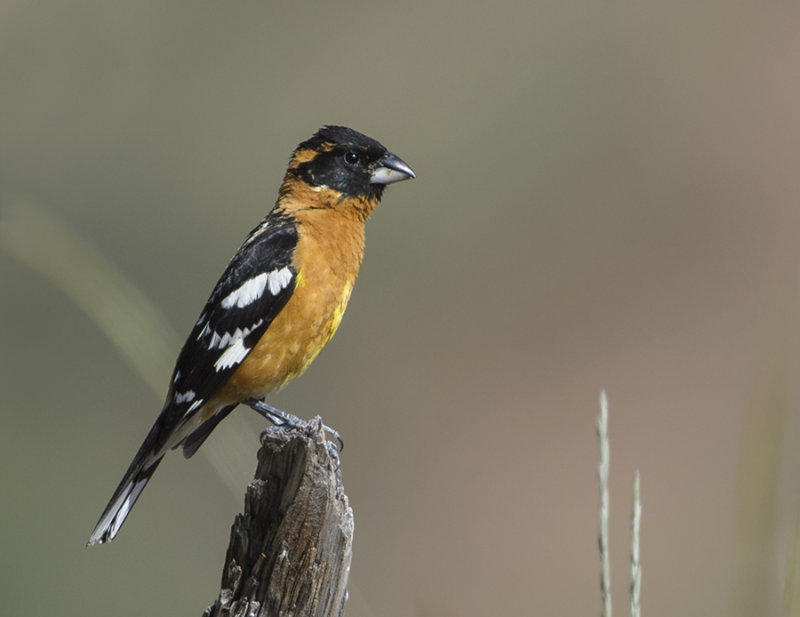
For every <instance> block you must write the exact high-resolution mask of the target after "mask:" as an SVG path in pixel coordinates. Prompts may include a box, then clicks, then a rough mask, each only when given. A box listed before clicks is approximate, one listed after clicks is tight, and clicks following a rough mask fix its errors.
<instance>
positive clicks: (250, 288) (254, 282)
mask: <svg viewBox="0 0 800 617" xmlns="http://www.w3.org/2000/svg"><path fill="white" fill-rule="evenodd" d="M268 279H269V274H267V273H266V272H262V273H261V274H259V275H258V276H254V277H253V278H251V279H247V280H246V281H245V282H244V283H242V284H241V285H240V286H239V287H238V288H237V289H234V290H233V291H232V292H231V293H229V294H228V295H227V296H225V297H224V298H223V299H222V302H220V306H222V308H224V309H229V308H233V307H236V308H244V307H245V306H247V305H248V304H252V303H253V302H255V301H256V300H258V299H259V298H260V297H261V294H263V293H264V288H265V287H266V286H267V281H268ZM273 295H274V294H273Z"/></svg>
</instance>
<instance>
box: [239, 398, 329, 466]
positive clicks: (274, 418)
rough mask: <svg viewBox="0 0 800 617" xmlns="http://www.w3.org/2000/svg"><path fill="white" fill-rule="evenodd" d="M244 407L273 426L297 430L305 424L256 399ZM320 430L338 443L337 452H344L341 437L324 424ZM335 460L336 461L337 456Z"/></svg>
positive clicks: (295, 417) (252, 399) (249, 401)
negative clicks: (247, 407) (259, 415)
mask: <svg viewBox="0 0 800 617" xmlns="http://www.w3.org/2000/svg"><path fill="white" fill-rule="evenodd" d="M246 405H248V406H249V407H250V408H251V409H252V410H253V411H256V412H258V413H259V414H261V415H262V416H264V417H265V418H266V419H267V420H269V421H270V422H272V423H273V424H274V425H275V426H291V427H293V428H298V427H300V426H303V425H304V424H305V422H304V421H303V420H301V419H300V418H298V417H297V416H295V415H293V414H290V413H286V412H285V411H281V410H280V409H277V408H276V407H273V406H272V405H270V404H268V403H265V402H264V401H261V400H259V399H257V398H251V399H250V400H248V401H247V402H246ZM322 429H323V430H324V431H325V432H326V433H327V434H328V435H330V436H331V437H333V439H335V440H336V441H337V442H338V443H339V448H338V450H339V451H340V452H341V451H342V450H344V441H343V440H342V436H341V435H340V434H339V432H338V431H336V430H334V429H332V428H331V427H330V426H327V425H326V424H323V425H322ZM336 458H337V459H338V456H337V457H336Z"/></svg>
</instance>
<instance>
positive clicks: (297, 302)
mask: <svg viewBox="0 0 800 617" xmlns="http://www.w3.org/2000/svg"><path fill="white" fill-rule="evenodd" d="M411 178H416V175H415V174H414V171H413V170H412V169H411V167H409V165H408V164H407V163H406V162H405V161H403V160H402V159H401V158H400V157H398V156H397V155H395V154H393V153H391V152H390V151H389V150H387V149H386V148H385V147H384V146H383V145H382V144H381V143H379V142H378V141H376V140H374V139H372V138H370V137H367V136H366V135H364V134H362V133H359V132H358V131H355V130H353V129H351V128H347V127H344V126H333V125H327V126H323V127H322V128H321V129H319V130H318V131H317V132H316V133H314V135H312V136H311V137H310V138H309V139H307V140H305V141H303V142H301V143H300V144H299V145H298V146H297V147H296V148H295V149H294V151H293V152H292V155H291V157H290V159H289V165H288V168H287V170H286V174H285V176H284V179H283V182H282V184H281V186H280V189H279V191H278V198H277V201H276V202H275V205H274V206H273V208H272V209H271V210H270V211H269V212H268V214H267V215H266V216H265V217H264V219H263V220H262V221H261V222H260V223H259V224H258V225H257V226H256V227H255V228H254V229H253V230H252V231H251V232H250V233H249V235H248V236H247V237H246V238H245V240H244V243H243V244H242V246H241V247H240V248H239V250H238V251H237V252H236V253H235V254H234V256H233V258H232V259H231V261H230V263H229V264H228V266H227V267H226V268H225V270H224V272H223V273H222V276H221V277H220V279H219V281H218V282H217V284H216V285H215V287H214V289H213V291H212V292H211V295H210V296H209V298H208V301H207V302H206V304H205V307H204V308H203V310H202V311H201V313H200V317H199V319H198V320H197V322H196V323H195V324H194V327H193V328H192V330H191V332H190V333H189V336H188V337H187V339H186V342H185V343H184V345H183V347H182V349H181V351H180V353H179V354H178V358H177V361H176V362H175V368H174V369H173V372H172V376H171V380H170V383H169V388H168V390H167V396H166V400H165V402H164V406H163V407H162V409H161V412H160V414H159V415H158V417H157V419H156V421H155V423H154V424H153V426H152V428H151V429H150V431H149V432H148V433H147V436H146V437H145V439H144V442H143V443H142V445H141V447H140V448H139V450H138V451H137V453H136V455H135V456H134V458H133V461H132V462H131V464H130V466H129V467H128V470H127V471H126V472H125V475H124V476H123V478H122V480H121V482H120V483H119V486H118V487H117V489H116V490H115V491H114V494H113V496H112V497H111V499H110V501H109V502H108V505H107V506H106V508H105V510H104V511H103V513H102V515H101V516H100V519H99V520H98V522H97V525H96V526H95V528H94V530H93V531H92V533H91V535H90V537H89V541H88V543H87V545H88V546H91V545H93V544H102V543H105V542H108V541H110V540H113V539H114V537H115V536H116V535H117V533H118V532H119V530H120V527H121V526H122V524H123V522H124V521H125V519H126V517H127V516H128V514H129V513H130V511H131V508H132V507H133V505H134V503H135V502H136V500H137V499H138V497H139V495H140V494H141V492H142V490H143V489H144V487H145V485H146V484H147V482H148V480H150V478H151V477H152V475H153V473H154V472H155V470H156V468H157V467H158V465H159V463H160V462H161V460H162V458H163V457H164V455H165V454H166V453H167V452H168V451H169V450H171V449H176V448H179V447H182V448H183V454H184V456H185V457H186V458H190V457H191V456H192V455H193V454H194V453H195V452H197V449H198V448H199V447H200V446H201V445H202V443H203V442H204V441H205V440H206V438H207V437H208V436H209V434H210V433H211V431H213V430H214V428H215V427H216V426H217V424H219V422H220V421H222V420H223V419H224V418H225V417H226V416H227V415H228V414H229V413H230V412H231V411H232V410H233V409H234V408H235V407H236V406H237V405H239V404H244V405H247V406H249V407H251V408H253V409H254V410H255V411H257V412H259V413H261V414H262V415H264V416H265V417H267V418H268V419H269V420H271V421H272V422H273V423H275V424H281V423H284V422H287V421H291V420H293V419H294V420H297V419H296V418H294V416H291V415H290V414H286V413H284V412H282V411H280V410H278V409H276V408H274V407H272V406H270V405H269V404H267V403H266V402H265V401H264V398H265V397H266V395H267V394H269V393H271V392H275V391H276V390H278V389H280V388H281V387H282V386H284V385H285V384H287V383H288V382H289V381H291V380H292V379H294V378H295V377H297V376H299V375H300V374H301V373H303V372H304V371H305V369H306V368H307V367H308V366H309V364H311V362H312V361H313V360H314V359H315V358H316V356H317V354H319V352H320V351H321V350H322V348H323V347H324V346H325V345H326V344H327V342H328V341H329V340H330V339H331V337H332V336H333V334H334V333H335V332H336V329H337V328H338V326H339V323H340V322H341V320H342V315H343V313H344V311H345V308H346V307H347V303H348V300H349V299H350V294H351V292H352V290H353V285H354V284H355V281H356V276H357V275H358V270H359V267H360V264H361V261H362V258H363V256H364V227H365V224H366V221H367V219H368V218H369V216H370V214H372V212H373V211H374V210H375V208H376V206H377V205H378V203H379V201H380V199H381V197H382V195H383V191H384V188H385V187H386V185H388V184H392V183H395V182H399V181H401V180H407V179H411Z"/></svg>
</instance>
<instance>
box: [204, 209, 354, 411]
mask: <svg viewBox="0 0 800 617" xmlns="http://www.w3.org/2000/svg"><path fill="white" fill-rule="evenodd" d="M296 216H297V219H298V220H299V222H300V225H299V227H298V231H299V232H300V240H299V241H298V245H297V249H296V252H295V260H294V262H295V269H296V270H297V271H298V274H297V280H296V285H295V290H294V293H293V294H292V297H291V298H290V299H289V302H288V303H287V304H286V306H285V307H284V308H283V310H282V311H281V312H280V313H279V314H278V315H277V317H275V319H274V320H273V322H272V323H271V324H270V326H269V328H268V329H267V331H266V333H265V334H264V336H262V337H261V340H260V341H259V342H258V344H257V345H256V346H255V348H254V349H253V350H252V351H251V352H250V353H249V354H248V356H247V358H245V360H244V362H242V365H241V366H240V367H239V368H238V369H237V370H236V372H234V374H233V375H232V376H231V378H230V379H229V380H228V382H227V383H226V384H225V386H223V387H222V388H221V389H220V391H219V392H218V393H217V395H216V396H215V397H214V399H215V401H214V403H218V404H230V403H233V402H241V401H244V400H246V399H249V398H261V397H263V396H264V395H265V394H267V393H268V392H272V391H274V390H277V389H278V388H280V387H281V386H283V385H284V384H286V383H288V382H289V381H291V380H292V379H294V378H295V377H297V376H298V375H300V374H301V373H302V372H303V371H304V370H305V369H306V368H307V367H308V365H309V364H311V362H312V361H313V360H314V358H316V357H317V354H319V352H320V351H321V350H322V348H323V347H324V346H325V344H326V343H327V342H328V341H329V340H330V339H331V337H332V336H333V334H334V333H335V332H336V329H337V328H338V327H339V323H340V322H341V319H342V315H343V314H344V310H345V308H346V307H347V301H348V300H349V299H350V293H351V292H352V290H353V285H354V283H355V280H356V276H357V275H358V268H359V266H360V264H361V258H362V256H363V252H364V226H363V223H361V222H360V221H357V220H349V219H344V220H343V219H342V217H341V216H336V215H335V212H332V211H328V210H312V211H307V212H298V213H296ZM214 406H216V405H214Z"/></svg>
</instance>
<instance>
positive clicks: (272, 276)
mask: <svg viewBox="0 0 800 617" xmlns="http://www.w3.org/2000/svg"><path fill="white" fill-rule="evenodd" d="M267 279H268V284H269V292H270V293H271V294H272V295H273V296H277V295H278V294H279V293H281V290H283V289H286V287H287V286H288V285H289V283H291V282H292V271H291V270H289V266H284V267H283V268H281V269H280V270H273V271H272V272H270V273H269V274H268V275H267Z"/></svg>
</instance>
